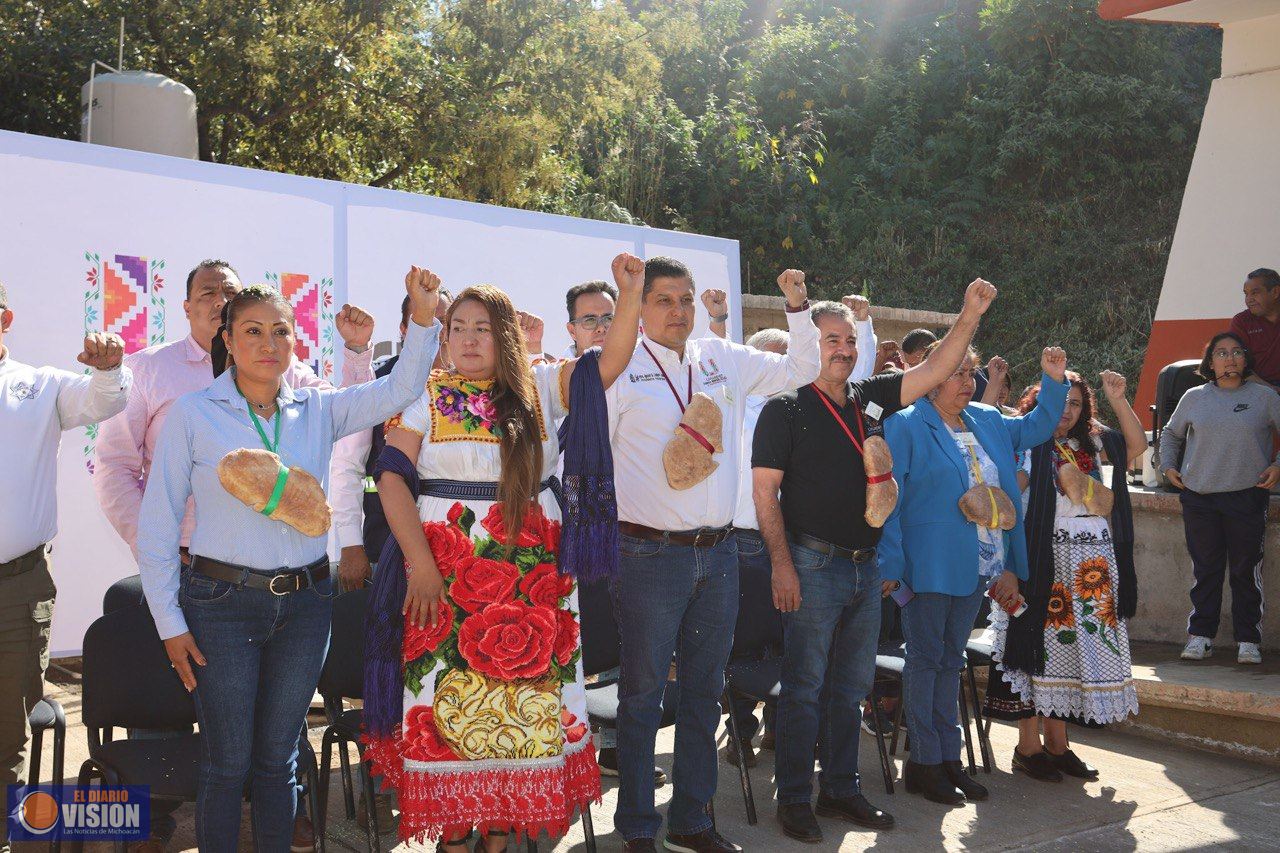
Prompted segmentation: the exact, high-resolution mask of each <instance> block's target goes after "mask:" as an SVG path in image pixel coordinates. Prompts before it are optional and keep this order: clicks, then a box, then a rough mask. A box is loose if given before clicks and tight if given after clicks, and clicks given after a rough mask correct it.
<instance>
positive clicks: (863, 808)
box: [814, 794, 893, 829]
mask: <svg viewBox="0 0 1280 853" xmlns="http://www.w3.org/2000/svg"><path fill="white" fill-rule="evenodd" d="M814 811H816V812H817V813H818V814H820V815H822V816H823V817H838V818H840V819H842V820H847V821H850V822H852V823H856V824H857V825H858V826H865V827H867V828H868V829H893V815H891V814H889V813H888V812H884V811H881V810H880V809H878V808H876V807H875V806H873V805H871V803H869V802H867V798H866V797H864V796H862V795H861V794H854V795H853V796H851V797H827V796H824V795H822V794H819V795H818V804H817V805H816V806H815V807H814Z"/></svg>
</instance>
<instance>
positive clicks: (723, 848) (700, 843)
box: [662, 827, 742, 853]
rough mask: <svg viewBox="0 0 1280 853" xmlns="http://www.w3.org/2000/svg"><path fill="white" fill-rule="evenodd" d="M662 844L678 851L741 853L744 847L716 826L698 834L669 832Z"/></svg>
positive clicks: (684, 852) (686, 852) (679, 852)
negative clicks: (718, 830)
mask: <svg viewBox="0 0 1280 853" xmlns="http://www.w3.org/2000/svg"><path fill="white" fill-rule="evenodd" d="M662 846H663V847H665V848H667V849H668V850H674V851H676V853H741V851H742V848H741V847H739V846H738V845H736V844H734V843H733V842H732V841H730V840H729V839H727V838H725V837H724V836H723V835H721V834H720V833H718V832H716V830H715V827H711V828H709V829H704V830H703V831H702V832H699V833H698V834H697V835H676V834H675V833H674V832H668V833H667V837H666V838H664V839H662Z"/></svg>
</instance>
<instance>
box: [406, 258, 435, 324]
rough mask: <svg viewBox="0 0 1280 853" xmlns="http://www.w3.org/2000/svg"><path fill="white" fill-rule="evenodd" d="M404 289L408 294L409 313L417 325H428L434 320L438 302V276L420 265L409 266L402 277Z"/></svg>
mask: <svg viewBox="0 0 1280 853" xmlns="http://www.w3.org/2000/svg"><path fill="white" fill-rule="evenodd" d="M404 289H405V291H406V292H407V293H408V294H409V313H410V316H411V317H412V318H413V322H415V323H417V324H418V325H419V326H430V325H432V324H433V323H435V321H436V305H437V303H439V302H440V276H438V275H436V274H435V273H433V272H432V271H431V270H428V269H423V268H422V267H409V272H407V273H406V274H405V277H404Z"/></svg>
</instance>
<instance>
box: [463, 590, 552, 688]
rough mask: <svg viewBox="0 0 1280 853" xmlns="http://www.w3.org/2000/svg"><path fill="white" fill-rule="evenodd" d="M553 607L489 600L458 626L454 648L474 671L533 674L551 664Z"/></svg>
mask: <svg viewBox="0 0 1280 853" xmlns="http://www.w3.org/2000/svg"><path fill="white" fill-rule="evenodd" d="M555 639H556V611H554V610H552V609H551V608H549V607H530V606H529V605H527V604H525V603H524V602H522V601H510V602H507V603H505V604H491V605H489V606H488V607H486V608H485V609H483V610H481V611H480V612H479V613H476V614H473V615H471V616H468V617H467V618H466V620H465V621H463V623H462V627H460V628H459V629H458V652H459V654H461V655H462V658H463V660H465V661H466V662H467V663H468V664H470V665H471V667H472V668H473V669H475V670H476V671H477V672H480V673H483V674H484V675H488V676H492V677H494V678H501V679H504V680H505V679H512V678H537V677H539V676H542V675H546V674H547V672H548V670H550V668H551V652H552V647H553V645H554V643H555Z"/></svg>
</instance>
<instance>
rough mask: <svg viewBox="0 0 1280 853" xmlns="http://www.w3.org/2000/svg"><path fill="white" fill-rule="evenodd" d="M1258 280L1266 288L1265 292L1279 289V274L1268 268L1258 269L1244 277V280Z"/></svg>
mask: <svg viewBox="0 0 1280 853" xmlns="http://www.w3.org/2000/svg"><path fill="white" fill-rule="evenodd" d="M1251 278H1260V279H1262V283H1263V284H1265V285H1266V286H1267V290H1273V289H1275V288H1277V287H1280V272H1276V271H1275V270H1273V269H1270V268H1269V267H1258V268H1257V269H1256V270H1254V271H1253V272H1251V273H1249V274H1248V275H1247V276H1245V279H1246V280H1248V279H1251Z"/></svg>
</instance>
